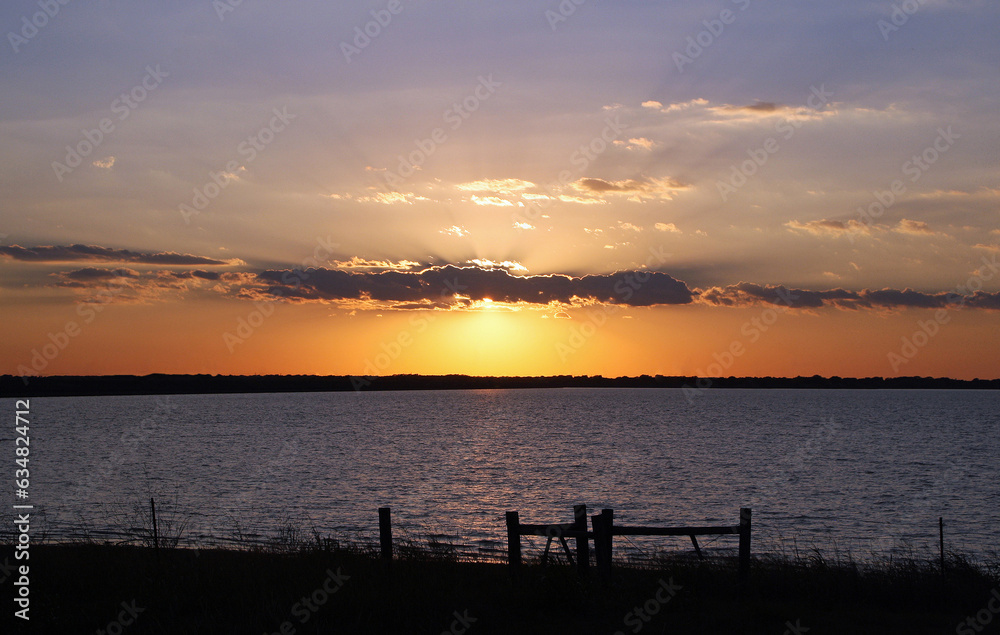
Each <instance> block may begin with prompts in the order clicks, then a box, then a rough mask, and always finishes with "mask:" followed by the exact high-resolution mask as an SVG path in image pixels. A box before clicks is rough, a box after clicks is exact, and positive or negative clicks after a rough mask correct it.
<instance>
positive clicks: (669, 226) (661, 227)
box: [653, 223, 683, 234]
mask: <svg viewBox="0 0 1000 635" xmlns="http://www.w3.org/2000/svg"><path fill="white" fill-rule="evenodd" d="M653 227H654V228H655V229H656V230H657V231H661V232H670V233H672V234H681V233H683V232H682V231H681V230H679V229H677V225H674V224H673V223H657V224H655V225H653Z"/></svg>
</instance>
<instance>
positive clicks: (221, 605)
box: [0, 544, 1000, 635]
mask: <svg viewBox="0 0 1000 635" xmlns="http://www.w3.org/2000/svg"><path fill="white" fill-rule="evenodd" d="M11 555H12V552H11V550H10V548H9V547H7V548H4V549H3V553H2V556H0V561H2V560H3V558H4V557H6V558H11ZM10 562H14V560H13V559H12V558H11V559H10ZM948 565H949V566H948V574H947V577H946V578H945V579H942V576H941V574H940V570H939V569H938V568H937V563H935V562H929V561H920V560H913V559H907V560H898V561H885V562H882V563H880V564H878V565H868V566H864V567H862V566H857V565H854V564H851V563H850V562H840V563H830V562H826V561H824V560H822V559H820V558H818V557H814V558H811V559H810V558H802V559H797V560H793V559H787V558H764V559H757V560H755V561H754V563H753V570H752V582H751V586H750V588H749V589H748V590H747V591H746V592H745V593H742V594H740V593H739V592H738V588H737V583H736V570H735V563H732V562H730V561H728V560H719V559H715V560H706V561H697V560H691V559H663V560H660V561H657V562H650V563H648V564H647V566H645V567H641V568H637V567H616V569H615V572H614V579H613V580H612V583H611V584H610V585H604V584H602V583H601V582H599V581H598V580H597V579H589V578H588V579H581V578H580V577H579V576H578V575H577V573H576V572H575V571H574V570H572V569H570V568H569V567H568V566H566V565H561V566H554V565H550V566H548V567H541V566H538V565H534V566H527V567H525V570H524V571H523V575H522V577H521V579H520V580H518V581H517V582H516V583H512V581H511V579H510V577H509V574H508V571H507V568H506V566H505V565H502V564H491V563H469V562H458V561H456V560H455V559H453V558H449V557H447V556H442V555H441V554H440V553H435V552H432V551H430V550H420V549H414V548H410V549H408V550H407V551H406V552H405V556H404V557H403V558H401V559H399V560H397V561H394V562H393V563H392V566H391V568H387V567H386V566H385V565H384V563H383V562H381V561H380V560H379V559H378V558H377V557H376V555H375V553H374V551H373V550H371V549H365V548H358V547H357V546H354V547H351V548H343V547H338V546H336V545H335V544H326V545H312V546H302V545H300V546H298V547H297V548H295V549H287V548H285V549H259V548H258V549H243V550H237V549H209V550H206V549H202V550H191V549H163V550H161V552H160V554H159V557H157V555H156V552H155V551H154V550H152V549H150V548H148V547H138V546H111V545H99V544H78V545H40V546H36V547H34V549H33V551H32V552H31V592H32V596H31V597H32V606H31V618H32V619H31V626H32V628H31V631H30V632H33V633H95V632H98V629H102V630H104V632H108V633H118V632H122V633H129V634H133V633H134V634H139V633H213V634H219V633H252V634H257V635H259V634H260V633H266V634H270V633H283V635H288V634H290V633H433V634H435V635H437V634H439V633H454V634H455V635H458V634H459V633H463V632H464V633H468V634H469V635H476V634H479V633H606V634H609V635H610V634H613V633H616V632H622V633H771V634H775V635H782V634H784V633H789V634H792V633H806V632H808V633H809V635H818V634H821V633H879V634H881V635H884V634H886V633H907V634H913V633H935V634H944V633H955V632H956V628H957V627H958V626H959V624H960V623H963V622H965V621H966V620H967V619H968V618H969V617H970V616H975V615H976V614H977V612H978V613H979V614H980V615H981V616H982V615H985V614H986V613H982V611H984V610H986V611H987V613H988V612H989V611H988V608H987V607H988V603H989V599H990V596H991V592H992V591H993V590H994V589H996V588H997V587H998V586H1000V580H998V577H1000V576H998V570H997V567H996V565H995V564H994V565H992V566H985V565H973V564H970V563H969V562H967V561H965V560H963V559H960V558H957V557H952V558H950V560H949V563H948ZM3 586H4V589H5V597H8V598H9V597H10V593H11V591H12V589H13V578H12V577H10V576H8V578H7V579H6V580H4V582H3ZM5 604H8V602H5ZM4 613H5V615H4V621H5V622H6V621H8V620H11V613H12V610H10V607H9V605H8V607H7V608H5V610H4ZM994 617H996V618H997V619H996V620H993V622H992V623H991V624H989V626H987V627H986V628H985V629H983V630H982V631H981V632H987V633H988V632H1000V630H998V629H997V626H998V624H1000V616H994ZM283 628H284V630H282V629H283ZM806 629H808V630H806ZM5 632H6V629H5ZM14 632H19V631H18V630H15V631H14ZM24 632H28V631H24ZM960 632H961V631H960ZM969 632H980V631H977V630H972V631H969Z"/></svg>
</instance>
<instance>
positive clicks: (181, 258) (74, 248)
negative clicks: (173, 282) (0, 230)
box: [0, 245, 246, 266]
mask: <svg viewBox="0 0 1000 635" xmlns="http://www.w3.org/2000/svg"><path fill="white" fill-rule="evenodd" d="M0 256H4V257H6V258H9V259H12V260H18V261H22V262H51V263H59V262H78V261H85V262H131V263H136V264H148V265H203V266H225V265H241V264H246V263H244V262H243V261H242V260H239V259H233V260H216V259H215V258H205V257H203V256H194V255H191V254H179V253H176V252H172V251H167V252H158V253H141V252H135V251H129V250H128V249H111V248H108V247H98V246H96V245H69V246H48V245H47V246H41V247H21V246H19V245H11V246H9V247H7V246H0Z"/></svg>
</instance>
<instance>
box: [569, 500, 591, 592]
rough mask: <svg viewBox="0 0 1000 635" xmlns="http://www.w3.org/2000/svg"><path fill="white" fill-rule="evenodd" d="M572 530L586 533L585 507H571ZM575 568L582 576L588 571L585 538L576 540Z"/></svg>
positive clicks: (587, 553)
mask: <svg viewBox="0 0 1000 635" xmlns="http://www.w3.org/2000/svg"><path fill="white" fill-rule="evenodd" d="M573 529H575V530H577V531H587V506H586V505H574V506H573ZM576 566H577V568H578V570H579V571H580V575H582V576H586V575H587V571H588V570H589V569H590V541H589V540H588V539H587V537H586V536H579V537H577V539H576Z"/></svg>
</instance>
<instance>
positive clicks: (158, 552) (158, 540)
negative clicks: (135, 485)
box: [149, 497, 160, 562]
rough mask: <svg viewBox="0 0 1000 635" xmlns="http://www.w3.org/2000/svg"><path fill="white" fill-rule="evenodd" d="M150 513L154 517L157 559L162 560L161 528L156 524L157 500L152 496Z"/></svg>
mask: <svg viewBox="0 0 1000 635" xmlns="http://www.w3.org/2000/svg"><path fill="white" fill-rule="evenodd" d="M149 513H150V515H151V516H152V517H153V549H155V550H156V560H157V562H159V560H160V530H159V529H158V528H157V526H156V501H154V500H153V499H152V497H150V499H149Z"/></svg>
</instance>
